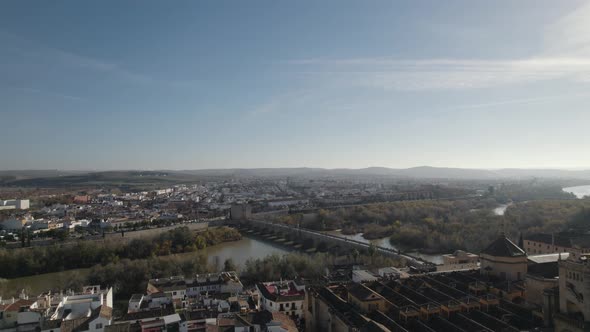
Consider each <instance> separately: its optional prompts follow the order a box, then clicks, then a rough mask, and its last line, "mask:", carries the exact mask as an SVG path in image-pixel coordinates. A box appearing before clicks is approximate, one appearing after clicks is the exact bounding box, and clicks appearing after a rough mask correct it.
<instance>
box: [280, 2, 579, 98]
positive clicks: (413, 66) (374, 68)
mask: <svg viewBox="0 0 590 332" xmlns="http://www.w3.org/2000/svg"><path fill="white" fill-rule="evenodd" d="M588 17H590V4H589V5H585V6H583V7H580V8H578V9H577V10H575V11H574V12H572V13H571V14H569V15H566V16H565V17H563V18H561V19H559V20H558V21H557V22H555V23H553V24H551V25H550V26H549V27H548V28H547V30H546V31H544V36H545V44H546V45H545V46H544V47H543V49H542V50H541V51H539V52H538V53H537V54H534V55H532V56H530V57H526V58H514V59H470V58H431V59H399V58H395V57H369V58H342V59H326V58H314V59H298V60H292V61H287V64H289V65H292V66H297V70H299V71H300V72H302V73H305V74H309V75H315V76H316V77H320V76H321V77H322V78H324V79H326V80H327V81H328V82H348V83H349V84H352V85H358V86H364V87H370V88H378V89H392V90H402V91H405V90H409V91H413V90H441V89H449V90H452V89H473V88H486V87H496V86H506V85H515V84H527V83H532V82H540V81H548V80H556V79H562V80H569V81H571V82H575V83H588V82H589V81H590V20H588Z"/></svg>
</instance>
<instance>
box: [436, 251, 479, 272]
mask: <svg viewBox="0 0 590 332" xmlns="http://www.w3.org/2000/svg"><path fill="white" fill-rule="evenodd" d="M478 261H479V256H478V255H476V254H472V253H470V252H466V251H463V250H457V251H455V252H454V253H453V254H446V255H443V264H442V265H438V266H437V267H436V270H437V271H459V270H476V269H478V268H479V265H478Z"/></svg>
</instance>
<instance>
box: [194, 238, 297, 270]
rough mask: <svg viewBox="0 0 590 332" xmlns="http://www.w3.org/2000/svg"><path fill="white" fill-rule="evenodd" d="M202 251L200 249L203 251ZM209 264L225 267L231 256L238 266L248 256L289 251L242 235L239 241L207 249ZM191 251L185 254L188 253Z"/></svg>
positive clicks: (253, 256) (255, 256)
mask: <svg viewBox="0 0 590 332" xmlns="http://www.w3.org/2000/svg"><path fill="white" fill-rule="evenodd" d="M201 252H202V251H199V253H201ZM204 253H205V254H206V255H207V256H208V260H209V264H212V265H217V266H219V267H223V262H225V260H226V259H228V258H231V259H232V260H233V261H234V263H235V264H237V265H238V266H240V265H243V264H244V262H245V261H246V260H247V259H248V258H264V257H266V256H268V255H272V254H279V255H283V254H286V253H288V251H287V250H285V249H283V248H280V247H277V246H275V245H272V244H270V243H267V242H262V241H260V240H258V239H254V238H251V237H246V236H242V239H241V240H239V241H233V242H225V243H221V244H218V245H215V246H212V247H209V248H207V249H205V251H204ZM188 254H191V253H187V254H183V255H188Z"/></svg>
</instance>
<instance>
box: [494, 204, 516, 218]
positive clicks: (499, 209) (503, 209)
mask: <svg viewBox="0 0 590 332" xmlns="http://www.w3.org/2000/svg"><path fill="white" fill-rule="evenodd" d="M510 205H512V203H508V204H500V205H498V206H497V207H496V208H495V209H494V214H495V215H497V216H503V215H504V213H506V209H507V208H508V207H509V206H510Z"/></svg>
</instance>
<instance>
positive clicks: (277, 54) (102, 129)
mask: <svg viewBox="0 0 590 332" xmlns="http://www.w3.org/2000/svg"><path fill="white" fill-rule="evenodd" d="M588 17H590V4H588V2H583V1H552V0H550V1H549V0H548V1H538V0H534V1H532V0H531V1H493V2H492V1H485V2H484V1H479V2H473V1H341V0H339V1H255V0H253V1H175V2H169V1H95V2H80V1H3V2H2V4H1V5H0V45H1V46H0V50H1V51H0V155H1V156H2V158H1V159H0V169H22V168H24V169H47V168H58V169H130V168H135V169H197V168H230V167H292V166H309V167H328V168H338V167H350V168H360V167H367V166H386V167H412V166H420V165H432V166H448V167H473V168H501V167H523V168H524V167H536V168H541V167H564V168H581V167H589V168H590V130H589V129H588V128H590V20H588V19H587V18H588Z"/></svg>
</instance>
